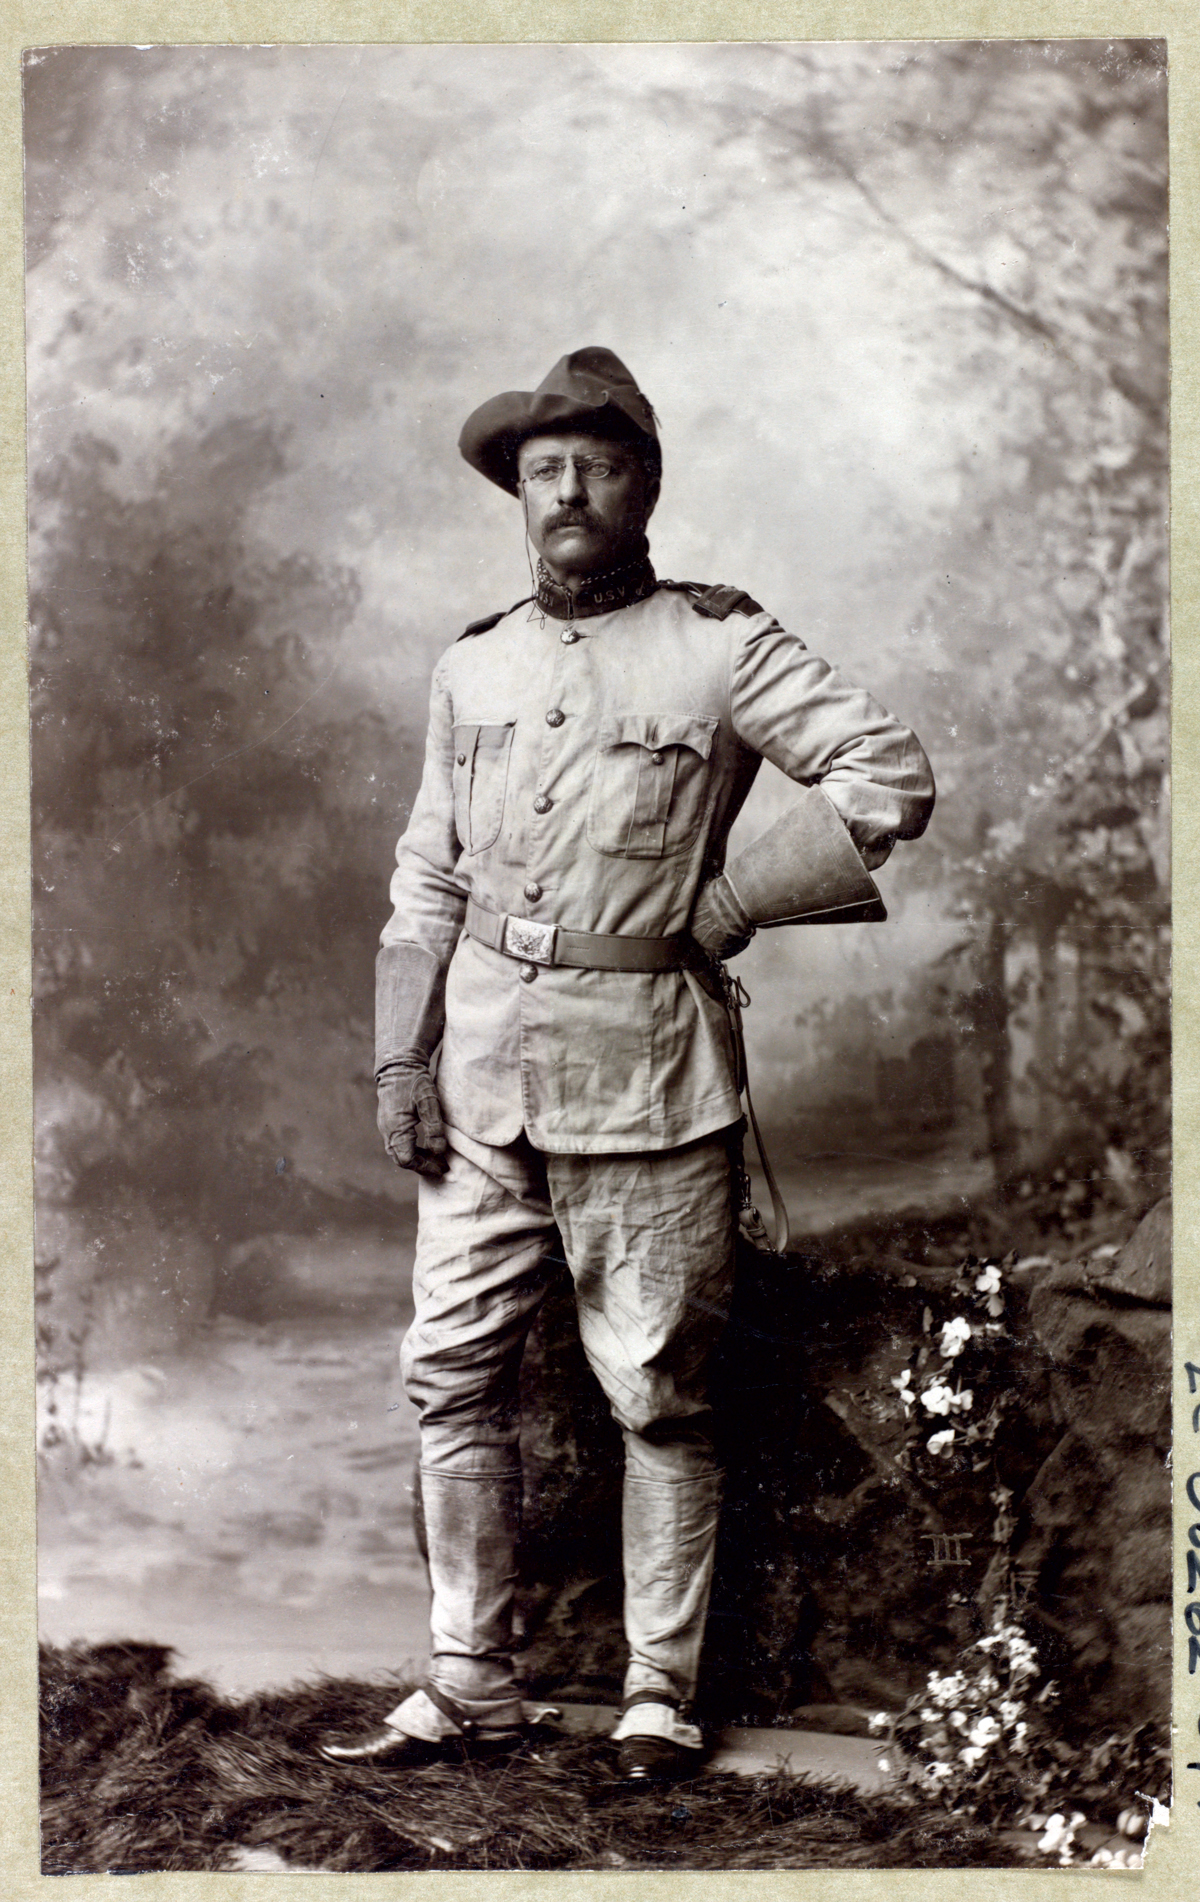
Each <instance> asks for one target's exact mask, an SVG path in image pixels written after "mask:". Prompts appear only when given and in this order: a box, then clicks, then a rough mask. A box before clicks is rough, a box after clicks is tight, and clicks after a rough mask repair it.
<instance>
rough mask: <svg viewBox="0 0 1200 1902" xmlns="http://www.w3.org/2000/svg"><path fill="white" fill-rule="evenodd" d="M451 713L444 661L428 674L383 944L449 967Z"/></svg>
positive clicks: (454, 846)
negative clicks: (417, 770) (421, 758)
mask: <svg viewBox="0 0 1200 1902" xmlns="http://www.w3.org/2000/svg"><path fill="white" fill-rule="evenodd" d="M453 729H454V714H453V709H452V705H451V699H450V685H449V677H448V663H447V659H446V657H445V656H443V657H442V659H441V660H440V661H439V662H438V665H437V667H436V668H435V670H434V675H433V687H432V691H431V694H430V700H429V730H428V733H427V735H426V740H425V767H424V771H423V772H422V775H421V786H420V790H419V791H418V793H417V796H416V799H415V800H414V801H413V809H412V816H411V818H410V819H409V822H408V828H407V830H406V831H405V833H404V835H403V837H402V838H401V840H400V843H399V844H398V845H397V847H396V869H395V871H394V872H393V874H392V882H391V891H390V895H391V901H392V915H391V917H390V918H389V919H388V921H387V923H386V925H385V926H384V928H383V932H382V934H381V939H380V942H381V943H382V944H385V945H388V944H419V945H421V946H423V947H424V949H425V950H427V951H431V952H432V953H433V954H434V956H435V957H436V958H437V959H438V962H439V963H440V964H441V965H443V966H445V965H447V964H449V962H450V959H451V957H452V956H453V954H454V947H455V945H456V944H457V943H458V938H459V933H460V932H461V930H462V923H463V915H464V913H465V911H466V905H467V895H466V891H465V889H464V888H463V886H462V885H461V884H460V882H459V880H458V878H457V877H456V875H455V868H456V866H457V864H458V860H459V857H460V854H461V849H462V848H461V847H460V845H459V840H458V832H457V830H456V828H455V824H454V777H453V774H454V730H453Z"/></svg>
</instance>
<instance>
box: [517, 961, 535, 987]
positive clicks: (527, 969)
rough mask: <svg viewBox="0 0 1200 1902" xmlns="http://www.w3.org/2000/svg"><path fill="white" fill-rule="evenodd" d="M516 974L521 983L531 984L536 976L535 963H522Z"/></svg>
mask: <svg viewBox="0 0 1200 1902" xmlns="http://www.w3.org/2000/svg"><path fill="white" fill-rule="evenodd" d="M517 976H518V977H519V978H520V980H521V982H522V984H532V983H533V980H534V978H535V977H536V976H537V965H536V964H523V965H522V966H521V968H520V970H519V971H518V973H517Z"/></svg>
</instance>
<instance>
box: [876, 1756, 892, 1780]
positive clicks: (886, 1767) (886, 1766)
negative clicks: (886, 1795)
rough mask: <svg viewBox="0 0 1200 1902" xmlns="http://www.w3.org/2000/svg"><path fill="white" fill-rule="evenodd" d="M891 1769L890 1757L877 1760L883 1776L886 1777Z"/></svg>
mask: <svg viewBox="0 0 1200 1902" xmlns="http://www.w3.org/2000/svg"><path fill="white" fill-rule="evenodd" d="M891 1767H892V1760H891V1758H890V1757H880V1758H879V1768H880V1769H881V1770H882V1771H883V1773H884V1775H885V1776H887V1774H888V1773H889V1771H890V1770H891Z"/></svg>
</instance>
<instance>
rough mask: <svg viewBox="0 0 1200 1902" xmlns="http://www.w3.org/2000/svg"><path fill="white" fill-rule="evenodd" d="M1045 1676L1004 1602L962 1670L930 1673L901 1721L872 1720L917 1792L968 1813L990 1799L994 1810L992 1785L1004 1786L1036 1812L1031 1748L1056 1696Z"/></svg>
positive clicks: (896, 1764) (896, 1765) (899, 1771)
mask: <svg viewBox="0 0 1200 1902" xmlns="http://www.w3.org/2000/svg"><path fill="white" fill-rule="evenodd" d="M1039 1677H1040V1669H1039V1665H1038V1658H1037V1652H1036V1651H1035V1650H1034V1647H1033V1645H1032V1644H1031V1643H1030V1642H1029V1639H1028V1638H1027V1637H1026V1635H1025V1632H1024V1630H1023V1629H1022V1627H1021V1626H1020V1625H1019V1624H1016V1623H1015V1622H1012V1621H1011V1620H1008V1619H1007V1615H1006V1608H1005V1601H1004V1600H1000V1601H999V1602H998V1604H997V1609H996V1613H995V1617H994V1620H993V1624H992V1629H991V1631H990V1632H989V1634H988V1635H987V1636H986V1637H984V1638H980V1639H978V1640H977V1641H976V1643H975V1644H973V1645H971V1646H969V1647H968V1649H967V1650H966V1651H965V1652H964V1653H963V1654H962V1657H961V1659H960V1662H959V1667H958V1669H957V1670H954V1671H948V1672H941V1671H930V1672H929V1674H928V1677H927V1678H926V1681H925V1687H924V1689H923V1690H921V1691H918V1692H917V1693H916V1695H915V1696H913V1697H910V1698H909V1700H908V1702H907V1704H906V1705H905V1706H904V1709H903V1710H902V1711H901V1712H900V1713H899V1714H898V1715H897V1716H895V1717H888V1716H887V1715H886V1714H884V1713H881V1714H880V1716H878V1717H876V1718H873V1719H872V1727H873V1728H874V1729H876V1730H886V1732H887V1741H888V1745H889V1746H890V1751H889V1767H890V1768H891V1769H893V1770H894V1771H895V1772H896V1774H897V1775H898V1776H899V1777H900V1778H901V1780H902V1781H903V1782H905V1783H907V1784H908V1785H909V1786H910V1787H911V1788H913V1789H914V1791H919V1792H920V1793H921V1794H922V1795H923V1796H926V1797H928V1796H931V1795H933V1796H936V1797H937V1798H938V1800H939V1801H940V1802H941V1803H943V1804H944V1805H945V1806H946V1808H948V1809H953V1810H956V1811H960V1812H961V1813H963V1814H965V1815H968V1816H973V1815H974V1814H975V1813H976V1811H977V1810H978V1809H979V1808H980V1806H981V1804H983V1803H984V1802H985V1801H986V1803H987V1806H988V1807H989V1809H990V1808H991V1807H993V1805H994V1801H995V1798H996V1796H997V1795H999V1794H1000V1791H999V1790H998V1789H995V1788H991V1787H989V1786H993V1785H996V1784H999V1783H1002V1784H1003V1785H1004V1786H1005V1794H1006V1795H1009V1796H1011V1797H1012V1798H1015V1799H1018V1800H1019V1802H1020V1803H1021V1804H1023V1806H1024V1807H1026V1808H1028V1807H1030V1806H1031V1803H1032V1800H1033V1798H1032V1792H1031V1791H1030V1790H1029V1789H1028V1787H1027V1786H1028V1785H1030V1784H1032V1785H1034V1786H1036V1785H1037V1783H1038V1778H1037V1777H1036V1775H1034V1776H1033V1777H1030V1775H1029V1771H1030V1765H1029V1762H1028V1759H1029V1755H1030V1750H1031V1746H1032V1744H1033V1741H1034V1739H1035V1737H1036V1738H1037V1739H1039V1740H1041V1739H1042V1738H1043V1737H1044V1735H1045V1731H1046V1725H1045V1711H1046V1707H1047V1705H1049V1704H1051V1703H1052V1702H1053V1701H1054V1697H1055V1687H1054V1685H1053V1684H1052V1683H1045V1684H1042V1685H1041V1686H1040V1687H1038V1679H1039ZM1035 1687H1036V1694H1035ZM1026 1799H1028V1800H1026Z"/></svg>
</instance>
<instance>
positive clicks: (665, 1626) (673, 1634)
mask: <svg viewBox="0 0 1200 1902" xmlns="http://www.w3.org/2000/svg"><path fill="white" fill-rule="evenodd" d="M651 1457H652V1458H653V1461H654V1465H655V1466H656V1467H657V1468H659V1471H660V1473H663V1472H664V1471H669V1470H670V1469H671V1468H674V1469H675V1471H676V1472H677V1473H679V1477H676V1478H668V1477H654V1478H651V1477H649V1476H647V1474H646V1470H645V1468H646V1465H647V1463H648V1461H647V1459H646V1456H645V1453H641V1454H640V1456H639V1455H638V1454H632V1453H630V1452H627V1455H626V1471H625V1488H624V1501H623V1515H622V1517H623V1539H622V1543H623V1548H624V1561H625V1635H626V1637H627V1639H628V1641H629V1668H628V1670H627V1671H626V1674H625V1704H624V1709H623V1713H622V1717H621V1721H620V1723H619V1724H618V1726H617V1728H616V1730H615V1731H614V1732H613V1735H614V1737H615V1738H616V1740H617V1741H618V1742H619V1743H621V1745H622V1749H621V1764H622V1769H623V1771H624V1773H625V1774H626V1775H627V1776H630V1777H634V1778H638V1777H656V1776H679V1775H686V1774H688V1772H689V1768H690V1767H691V1766H692V1765H693V1764H694V1763H696V1762H698V1761H699V1756H698V1753H699V1750H700V1744H701V1738H700V1732H699V1730H697V1728H696V1727H695V1725H693V1724H691V1723H689V1722H688V1721H687V1720H686V1717H685V1716H683V1715H681V1714H680V1713H681V1711H683V1712H686V1711H687V1708H688V1706H689V1705H690V1703H691V1700H692V1697H693V1696H694V1694H695V1689H696V1679H697V1676H698V1674H699V1668H700V1650H701V1646H702V1645H703V1642H704V1624H705V1619H706V1617H707V1615H708V1597H709V1591H710V1588H711V1585H712V1573H713V1558H714V1556H715V1552H716V1543H717V1518H718V1514H719V1511H720V1504H721V1475H720V1473H719V1472H716V1471H714V1470H713V1468H712V1458H711V1454H709V1453H708V1452H707V1451H704V1450H702V1449H700V1448H699V1447H687V1446H675V1447H663V1448H656V1449H654V1452H653V1454H652V1455H651Z"/></svg>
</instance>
